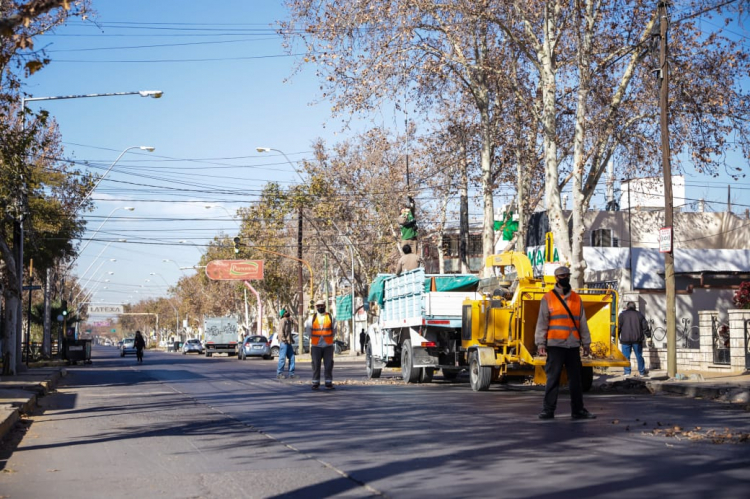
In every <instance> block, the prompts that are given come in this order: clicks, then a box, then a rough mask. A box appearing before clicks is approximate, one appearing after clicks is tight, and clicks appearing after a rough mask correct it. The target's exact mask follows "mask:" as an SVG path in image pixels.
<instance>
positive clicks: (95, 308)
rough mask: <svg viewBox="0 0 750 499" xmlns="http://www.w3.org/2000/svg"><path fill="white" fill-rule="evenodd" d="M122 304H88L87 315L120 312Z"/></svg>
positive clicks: (121, 311)
mask: <svg viewBox="0 0 750 499" xmlns="http://www.w3.org/2000/svg"><path fill="white" fill-rule="evenodd" d="M123 312H124V310H123V308H122V305H89V315H105V314H121V313H123Z"/></svg>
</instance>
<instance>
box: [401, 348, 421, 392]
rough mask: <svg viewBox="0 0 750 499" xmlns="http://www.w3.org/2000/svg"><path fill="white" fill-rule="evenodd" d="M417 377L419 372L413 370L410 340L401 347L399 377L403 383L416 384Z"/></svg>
mask: <svg viewBox="0 0 750 499" xmlns="http://www.w3.org/2000/svg"><path fill="white" fill-rule="evenodd" d="M419 375H420V370H419V369H415V368H414V356H413V353H412V350H411V340H406V341H405V342H404V344H403V345H402V346H401V377H403V378H404V383H416V382H417V381H419Z"/></svg>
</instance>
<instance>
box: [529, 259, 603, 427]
mask: <svg viewBox="0 0 750 499" xmlns="http://www.w3.org/2000/svg"><path fill="white" fill-rule="evenodd" d="M555 281H556V284H555V287H554V288H553V289H552V291H549V292H547V293H545V295H544V297H543V298H542V301H541V303H540V305H539V318H538V319H537V322H536V334H535V337H534V340H535V342H536V346H537V353H538V355H539V356H540V357H545V356H546V357H547V363H546V365H545V366H544V371H545V373H546V374H547V386H546V389H545V391H544V406H543V408H542V412H540V413H539V419H553V418H554V417H555V409H556V408H557V395H558V392H559V389H560V377H561V376H562V370H563V367H565V371H566V372H567V373H568V385H569V388H570V405H571V417H572V418H573V419H595V418H596V416H595V415H593V414H591V413H590V412H589V411H587V410H586V409H585V408H584V407H583V386H582V384H581V354H580V351H579V349H580V347H581V345H583V355H590V354H591V334H590V333H589V326H588V323H587V322H586V312H585V311H584V309H583V301H582V300H581V297H580V296H578V293H576V292H575V291H573V289H572V288H571V286H570V269H569V268H568V267H558V268H557V269H556V270H555Z"/></svg>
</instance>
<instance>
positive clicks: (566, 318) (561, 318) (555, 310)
mask: <svg viewBox="0 0 750 499" xmlns="http://www.w3.org/2000/svg"><path fill="white" fill-rule="evenodd" d="M560 297H561V298H562V299H563V300H565V303H567V304H568V308H569V309H570V313H571V314H573V317H574V318H575V322H573V321H572V320H571V319H570V315H569V314H568V311H567V310H565V307H563V304H562V303H560V300H558V299H557V296H555V294H554V293H553V292H552V291H550V292H549V293H547V294H545V295H544V299H545V300H547V308H548V309H549V327H548V328H547V339H548V340H563V341H564V340H566V339H568V337H569V336H570V335H571V334H572V335H573V336H574V337H575V338H576V339H578V340H580V339H581V335H580V333H579V332H578V331H580V328H581V307H582V306H583V302H582V301H581V297H580V296H578V294H577V293H576V292H575V291H571V292H570V295H569V296H568V297H567V298H565V297H564V296H563V295H560Z"/></svg>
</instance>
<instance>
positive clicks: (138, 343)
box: [133, 331, 146, 364]
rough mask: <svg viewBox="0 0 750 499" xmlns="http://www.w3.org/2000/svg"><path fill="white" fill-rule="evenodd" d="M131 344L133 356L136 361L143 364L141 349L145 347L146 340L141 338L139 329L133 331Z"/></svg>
mask: <svg viewBox="0 0 750 499" xmlns="http://www.w3.org/2000/svg"><path fill="white" fill-rule="evenodd" d="M133 346H134V347H135V357H136V359H138V363H139V364H143V349H144V348H146V340H144V339H143V335H142V334H141V332H140V331H136V332H135V340H134V341H133Z"/></svg>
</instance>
